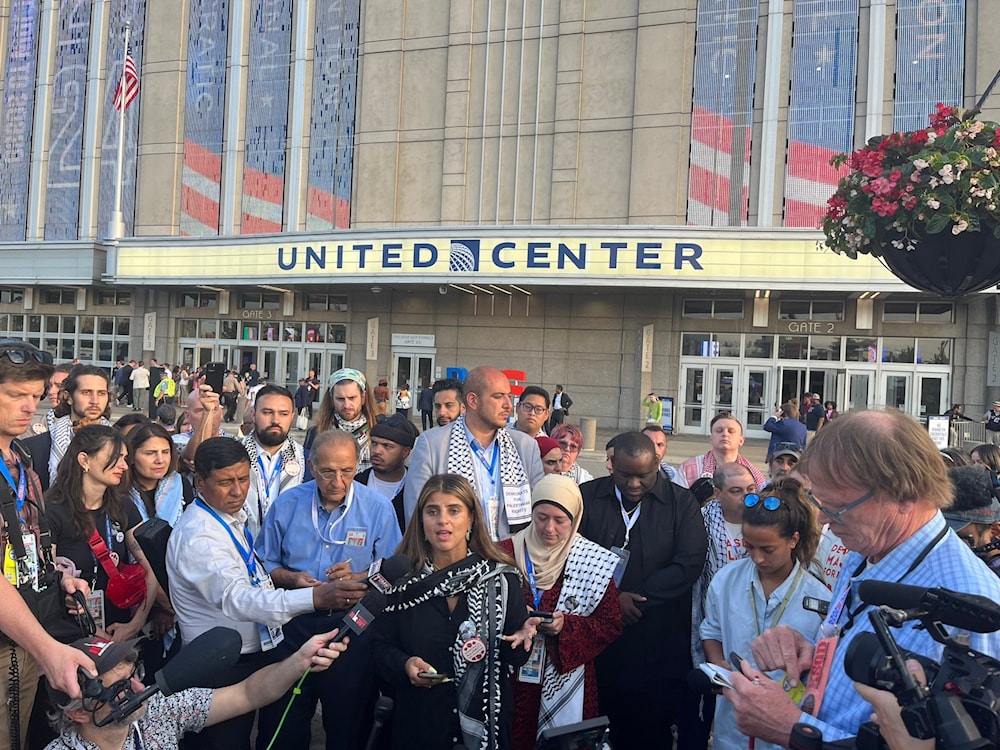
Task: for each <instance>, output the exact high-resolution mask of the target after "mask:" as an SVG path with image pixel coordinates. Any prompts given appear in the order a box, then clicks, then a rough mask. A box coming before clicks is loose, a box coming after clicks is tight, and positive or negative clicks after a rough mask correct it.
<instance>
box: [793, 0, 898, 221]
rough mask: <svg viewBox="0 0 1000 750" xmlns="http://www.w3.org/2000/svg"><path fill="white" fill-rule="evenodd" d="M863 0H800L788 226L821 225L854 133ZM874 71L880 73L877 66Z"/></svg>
mask: <svg viewBox="0 0 1000 750" xmlns="http://www.w3.org/2000/svg"><path fill="white" fill-rule="evenodd" d="M858 5H859V2H858V0H796V2H795V15H794V18H793V21H792V88H791V96H790V97H789V107H788V161H787V164H786V167H785V220H784V223H785V226H786V227H810V228H813V229H815V228H816V227H817V226H819V224H820V222H821V220H822V217H823V214H824V212H825V210H826V202H827V200H828V199H829V198H830V196H831V195H833V193H834V191H835V190H836V189H837V181H838V180H839V179H840V176H841V172H842V171H846V167H845V168H843V169H842V170H841V171H838V170H836V169H834V168H833V167H832V166H830V158H831V157H832V156H834V155H835V154H839V153H843V152H848V151H850V150H851V147H852V145H853V137H854V98H855V92H856V90H857V70H858ZM875 75H881V72H880V71H876V72H875Z"/></svg>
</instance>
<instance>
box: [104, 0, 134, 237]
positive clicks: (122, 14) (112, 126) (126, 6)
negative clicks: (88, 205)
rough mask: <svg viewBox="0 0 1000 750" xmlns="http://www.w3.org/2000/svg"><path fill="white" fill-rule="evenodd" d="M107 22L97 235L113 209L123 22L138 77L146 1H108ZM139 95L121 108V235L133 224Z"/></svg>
mask: <svg viewBox="0 0 1000 750" xmlns="http://www.w3.org/2000/svg"><path fill="white" fill-rule="evenodd" d="M111 8H112V11H111V22H110V23H109V24H108V39H107V41H106V42H104V43H106V44H107V45H108V62H107V77H106V78H105V82H106V83H105V87H104V100H103V101H102V102H101V105H100V106H101V111H102V112H103V120H102V123H103V126H102V128H103V129H102V131H101V187H100V194H99V197H98V207H97V226H98V227H100V228H101V229H99V230H98V236H99V237H103V236H104V228H105V227H107V226H108V224H109V222H110V221H111V213H112V211H114V208H115V172H116V171H117V160H118V118H119V113H118V110H116V109H115V105H114V94H115V84H116V83H117V82H118V81H119V80H120V79H121V77H122V73H123V72H124V69H125V24H126V23H129V24H131V25H132V33H131V37H130V41H129V46H130V47H131V49H132V59H133V60H134V61H135V67H136V69H137V70H138V71H140V73H139V78H140V79H141V78H142V57H143V49H144V48H145V36H146V29H145V23H146V0H112V2H111ZM142 97H143V95H142V94H139V98H138V100H136V101H135V103H133V104H132V105H131V106H130V107H129V108H128V109H127V110H125V149H124V151H125V157H124V159H123V167H122V220H123V221H124V222H125V235H126V236H130V235H132V234H133V226H134V224H135V183H136V169H137V167H138V152H139V110H141V109H142Z"/></svg>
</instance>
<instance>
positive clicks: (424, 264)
mask: <svg viewBox="0 0 1000 750" xmlns="http://www.w3.org/2000/svg"><path fill="white" fill-rule="evenodd" d="M424 251H426V252H427V259H426V260H424V259H423V256H422V255H421V253H423V252H424ZM437 260H438V249H437V248H436V247H434V245H431V244H429V243H426V242H418V243H416V244H415V245H414V246H413V267H414V268H433V267H434V266H435V265H436V264H437Z"/></svg>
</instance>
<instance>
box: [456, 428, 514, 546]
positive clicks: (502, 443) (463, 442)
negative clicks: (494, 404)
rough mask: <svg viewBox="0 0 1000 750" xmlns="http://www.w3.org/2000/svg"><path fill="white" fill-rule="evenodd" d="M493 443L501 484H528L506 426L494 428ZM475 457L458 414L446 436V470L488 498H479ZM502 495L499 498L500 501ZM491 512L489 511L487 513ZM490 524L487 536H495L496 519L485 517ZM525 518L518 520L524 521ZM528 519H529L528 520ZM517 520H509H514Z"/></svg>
mask: <svg viewBox="0 0 1000 750" xmlns="http://www.w3.org/2000/svg"><path fill="white" fill-rule="evenodd" d="M496 442H497V446H498V447H499V451H500V452H499V460H500V482H501V484H502V485H503V486H504V487H522V486H526V485H527V484H528V475H527V474H525V472H524V465H523V464H522V463H521V455H520V454H519V453H518V452H517V447H516V446H515V445H514V441H513V439H512V438H511V436H510V434H509V433H508V432H507V430H506V429H500V430H497V436H496ZM475 460H476V456H475V453H474V451H473V448H472V445H471V444H470V443H469V440H468V438H467V435H466V429H465V417H464V416H461V417H459V418H458V419H456V420H455V421H454V422H452V425H451V434H450V435H449V436H448V473H449V474H459V475H461V476H463V477H465V478H466V479H468V480H469V484H471V485H472V489H473V490H474V491H475V493H476V497H478V498H479V499H480V500H484V501H488V500H489V499H490V498H487V497H483V492H484V488H483V487H480V486H479V485H478V483H477V481H476V469H475V464H474V463H473V462H474V461H475ZM502 499H503V495H502V494H501V496H500V500H501V502H502ZM491 515H492V514H491ZM487 520H488V521H489V524H490V536H492V537H493V539H496V538H497V526H498V525H499V524H498V522H497V519H495V518H492V517H491V518H488V519H487ZM525 520H526V519H521V521H520V522H524V521H525ZM529 520H530V519H529ZM517 522H519V521H513V523H517Z"/></svg>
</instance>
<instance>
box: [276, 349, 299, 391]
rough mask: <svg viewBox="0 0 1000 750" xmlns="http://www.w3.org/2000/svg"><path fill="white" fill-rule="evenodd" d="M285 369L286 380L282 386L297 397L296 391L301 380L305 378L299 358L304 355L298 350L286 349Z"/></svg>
mask: <svg viewBox="0 0 1000 750" xmlns="http://www.w3.org/2000/svg"><path fill="white" fill-rule="evenodd" d="M284 354H285V368H284V370H285V371H284V380H283V382H282V383H281V385H283V386H285V388H287V389H288V390H289V391H291V392H292V395H293V396H294V395H295V391H296V389H297V388H298V387H299V378H301V377H304V376H305V373H303V372H301V371H300V370H299V357H300V355H301V354H302V352H301V351H299V350H298V349H285V350H284Z"/></svg>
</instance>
